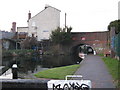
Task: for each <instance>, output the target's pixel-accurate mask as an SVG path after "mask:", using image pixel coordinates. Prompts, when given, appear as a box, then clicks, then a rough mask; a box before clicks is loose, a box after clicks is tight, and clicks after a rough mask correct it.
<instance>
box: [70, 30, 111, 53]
mask: <svg viewBox="0 0 120 90" xmlns="http://www.w3.org/2000/svg"><path fill="white" fill-rule="evenodd" d="M108 35H109V32H108V31H105V32H76V33H75V32H74V33H72V39H73V44H72V45H73V46H75V45H78V44H88V45H90V46H92V47H93V48H94V49H95V50H96V51H97V52H98V53H103V52H104V50H105V49H107V48H108Z"/></svg>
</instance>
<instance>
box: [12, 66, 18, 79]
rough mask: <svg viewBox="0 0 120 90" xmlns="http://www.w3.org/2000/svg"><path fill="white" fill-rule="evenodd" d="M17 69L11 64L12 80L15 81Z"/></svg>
mask: <svg viewBox="0 0 120 90" xmlns="http://www.w3.org/2000/svg"><path fill="white" fill-rule="evenodd" d="M17 68H18V67H17V64H13V66H12V74H13V79H17V78H18V74H17Z"/></svg>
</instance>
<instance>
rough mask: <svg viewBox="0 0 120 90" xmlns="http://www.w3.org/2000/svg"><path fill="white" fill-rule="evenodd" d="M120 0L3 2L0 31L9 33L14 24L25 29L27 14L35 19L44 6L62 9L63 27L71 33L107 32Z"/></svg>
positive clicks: (6, 0)
mask: <svg viewBox="0 0 120 90" xmlns="http://www.w3.org/2000/svg"><path fill="white" fill-rule="evenodd" d="M118 2H119V0H0V30H5V31H10V29H11V28H12V22H16V23H17V24H16V25H17V27H26V26H27V19H28V12H29V10H30V12H31V14H32V16H34V15H36V14H38V13H39V12H40V11H42V10H43V9H44V7H45V5H46V4H47V5H50V6H52V7H55V8H57V9H59V10H61V13H60V26H61V27H64V25H65V19H64V18H65V13H67V19H66V20H67V22H66V23H67V26H71V27H72V28H73V30H72V32H93V31H107V26H108V25H109V23H110V22H111V21H114V20H117V19H118Z"/></svg>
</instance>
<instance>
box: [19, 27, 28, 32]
mask: <svg viewBox="0 0 120 90" xmlns="http://www.w3.org/2000/svg"><path fill="white" fill-rule="evenodd" d="M17 32H18V33H21V32H22V33H27V32H28V27H17Z"/></svg>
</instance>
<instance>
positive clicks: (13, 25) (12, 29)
mask: <svg viewBox="0 0 120 90" xmlns="http://www.w3.org/2000/svg"><path fill="white" fill-rule="evenodd" d="M11 32H16V22H13V23H12V28H11Z"/></svg>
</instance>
